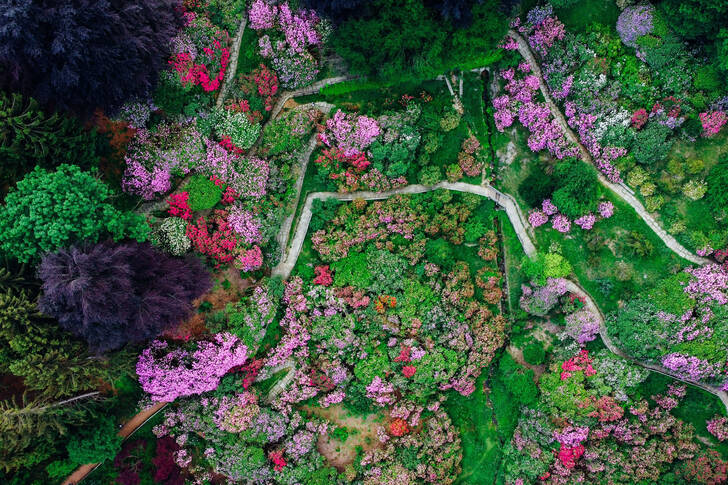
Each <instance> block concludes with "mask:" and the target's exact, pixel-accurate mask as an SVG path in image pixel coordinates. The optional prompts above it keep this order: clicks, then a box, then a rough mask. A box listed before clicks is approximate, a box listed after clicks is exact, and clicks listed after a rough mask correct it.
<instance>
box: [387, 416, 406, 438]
mask: <svg viewBox="0 0 728 485" xmlns="http://www.w3.org/2000/svg"><path fill="white" fill-rule="evenodd" d="M409 431H410V429H409V425H407V421H405V420H404V419H402V418H394V419H393V420H392V421H391V422H390V423H389V434H391V435H392V436H404V435H406V434H407V433H409Z"/></svg>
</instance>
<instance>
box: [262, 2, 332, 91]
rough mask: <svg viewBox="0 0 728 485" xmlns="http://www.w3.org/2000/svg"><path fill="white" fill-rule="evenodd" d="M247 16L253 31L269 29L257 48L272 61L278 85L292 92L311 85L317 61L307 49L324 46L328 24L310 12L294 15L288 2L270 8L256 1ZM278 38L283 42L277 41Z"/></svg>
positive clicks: (303, 11)
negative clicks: (269, 31)
mask: <svg viewBox="0 0 728 485" xmlns="http://www.w3.org/2000/svg"><path fill="white" fill-rule="evenodd" d="M248 17H249V18H250V27H251V28H253V29H254V30H272V32H271V34H270V35H268V34H265V35H263V36H262V37H261V38H260V39H259V42H258V45H259V47H260V55H261V56H262V57H263V58H271V60H272V65H273V68H274V69H275V70H276V73H277V75H278V78H279V79H280V82H281V85H283V86H284V87H286V88H291V89H295V88H299V87H302V86H305V85H307V84H310V83H311V82H312V81H313V80H314V79H315V77H316V75H317V74H318V62H317V61H316V59H315V58H314V57H313V55H312V53H311V52H310V49H311V48H314V47H320V46H321V45H322V44H323V42H324V41H325V38H326V36H327V35H328V30H329V28H328V24H327V23H325V22H323V21H322V20H321V19H320V18H319V17H318V16H317V15H316V13H315V12H314V11H313V10H305V9H300V10H298V11H296V12H294V11H293V10H291V7H290V6H289V5H288V3H287V2H284V3H281V4H279V5H273V4H272V3H268V2H265V1H264V0H255V1H254V2H253V3H252V4H251V6H250V9H249V11H248ZM281 36H282V38H283V40H277V39H280V38H281ZM271 37H273V38H275V39H276V40H273V39H272V38H271Z"/></svg>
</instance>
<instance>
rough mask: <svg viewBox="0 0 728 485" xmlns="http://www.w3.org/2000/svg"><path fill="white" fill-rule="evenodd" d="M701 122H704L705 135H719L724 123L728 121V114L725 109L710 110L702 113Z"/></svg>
mask: <svg viewBox="0 0 728 485" xmlns="http://www.w3.org/2000/svg"><path fill="white" fill-rule="evenodd" d="M698 116H699V117H700V122H701V123H702V124H703V136H704V137H711V136H714V135H717V134H718V132H719V131H720V129H721V128H723V125H725V124H726V122H727V121H728V115H726V114H725V112H723V111H710V112H705V113H700V115H698Z"/></svg>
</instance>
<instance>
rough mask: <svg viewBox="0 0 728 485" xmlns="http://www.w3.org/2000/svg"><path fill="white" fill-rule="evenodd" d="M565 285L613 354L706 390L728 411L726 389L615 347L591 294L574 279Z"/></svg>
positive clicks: (604, 320)
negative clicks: (594, 322) (594, 320)
mask: <svg viewBox="0 0 728 485" xmlns="http://www.w3.org/2000/svg"><path fill="white" fill-rule="evenodd" d="M566 287H567V288H568V289H569V291H570V292H572V293H578V294H580V295H582V296H583V297H584V299H585V300H586V302H585V306H586V307H587V308H588V309H589V311H591V312H592V313H593V314H594V315H596V316H597V318H598V319H599V336H600V337H601V338H602V342H604V345H605V346H606V347H607V349H609V351H610V352H612V353H613V354H616V355H618V356H620V357H622V358H623V359H626V360H629V361H630V362H633V363H635V364H637V365H639V366H641V367H644V368H645V369H649V370H651V371H654V372H657V373H660V374H662V375H665V376H667V377H670V378H672V379H675V380H678V381H681V382H684V383H685V384H690V385H691V386H695V387H699V388H700V389H703V390H704V391H707V392H709V393H711V394H714V395H715V396H717V397H718V399H720V400H721V402H722V403H723V406H725V408H726V410H727V411H728V393H727V392H726V391H723V390H721V389H720V388H718V387H715V386H709V385H708V384H704V383H702V382H698V381H694V380H692V379H683V378H680V377H677V376H675V375H674V374H672V373H670V370H669V369H667V368H665V367H663V366H661V365H656V364H650V363H647V362H642V361H639V360H637V359H635V358H634V357H630V356H629V355H627V354H626V353H624V352H623V351H622V350H621V349H620V348H619V347H617V346H616V345H615V344H614V342H613V341H612V339H611V337H610V336H609V333H608V332H607V326H606V323H605V322H606V319H605V317H604V314H603V313H602V311H601V310H600V309H599V306H597V304H596V303H595V302H594V300H593V299H592V297H591V295H589V293H587V291H586V290H585V289H584V288H582V287H581V285H579V284H577V283H575V282H574V281H571V280H567V284H566Z"/></svg>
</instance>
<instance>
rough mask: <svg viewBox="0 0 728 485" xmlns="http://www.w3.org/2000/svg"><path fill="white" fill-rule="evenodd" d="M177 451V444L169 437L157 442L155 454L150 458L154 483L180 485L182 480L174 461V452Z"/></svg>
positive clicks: (179, 470)
mask: <svg viewBox="0 0 728 485" xmlns="http://www.w3.org/2000/svg"><path fill="white" fill-rule="evenodd" d="M177 450H179V446H178V445H177V443H176V442H175V441H174V440H173V439H172V438H171V437H169V436H164V437H162V438H159V439H158V440H157V454H156V455H155V456H154V458H152V464H153V465H154V482H155V483H164V484H165V485H182V484H183V483H184V478H183V477H182V475H181V471H182V470H181V469H180V467H179V466H177V463H176V462H175V461H174V452H175V451H177Z"/></svg>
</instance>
